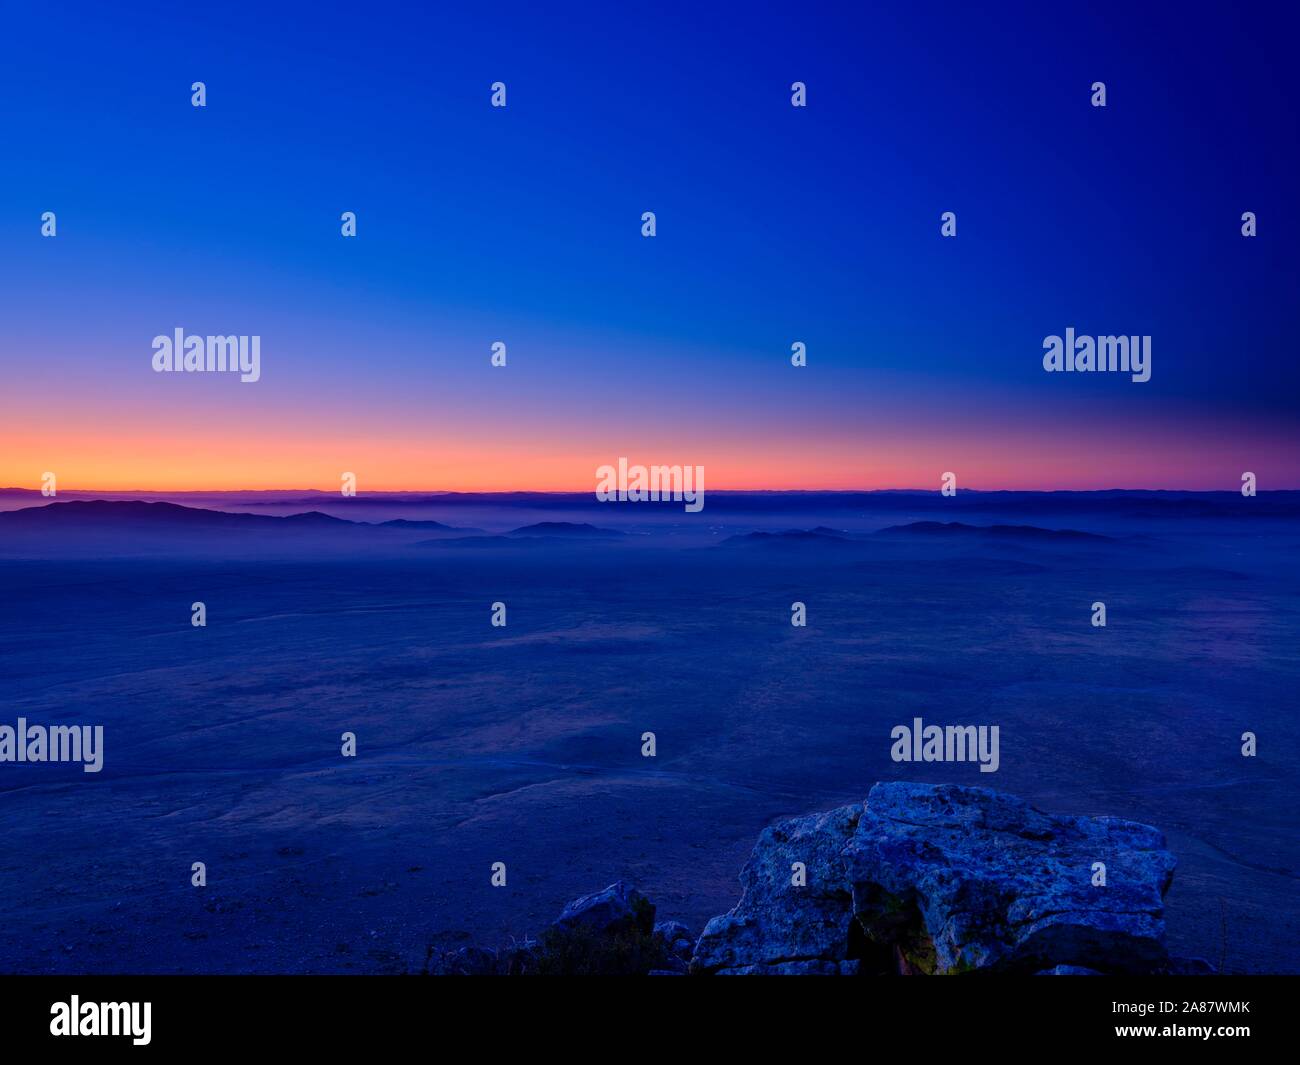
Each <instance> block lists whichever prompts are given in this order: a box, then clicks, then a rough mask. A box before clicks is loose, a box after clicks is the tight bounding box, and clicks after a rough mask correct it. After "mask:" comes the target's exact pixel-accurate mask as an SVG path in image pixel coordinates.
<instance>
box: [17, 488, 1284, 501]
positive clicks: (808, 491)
mask: <svg viewBox="0 0 1300 1065" xmlns="http://www.w3.org/2000/svg"><path fill="white" fill-rule="evenodd" d="M938 491H939V489H938V488H710V489H707V490H706V494H712V495H877V494H886V493H895V494H904V493H908V494H916V495H932V494H933V493H935V492H938ZM955 491H957V492H959V493H962V494H972V493H975V494H981V495H992V494H996V493H1013V492H1018V493H1027V494H1036V495H1052V494H1058V493H1060V494H1065V493H1070V494H1075V495H1092V494H1099V493H1103V492H1165V493H1171V494H1172V493H1182V494H1206V493H1214V492H1221V493H1225V494H1230V495H1239V494H1240V491H1241V489H1240V487H1232V488H1132V487H1119V486H1116V487H1111V488H961V487H958V488H956V489H955ZM1296 491H1300V488H1267V489H1266V488H1261V489H1257V492H1258V494H1263V493H1265V492H1296ZM290 492H293V493H301V494H310V495H319V496H325V497H328V498H338V499H340V500H347V499H352V500H360V499H362V498H364V497H376V496H400V495H423V496H503V495H530V496H580V495H590V496H594V495H595V491H594V489H591V488H584V489H533V488H504V489H468V490H467V489H453V488H384V489H370V490H367V491H365V492H357V493H356V494H355V495H352V496H344V495H342V494H341V493H340V492H339V491H338V489H324V488H59V489H58V491H57V492H56V493H55V495H54V496H45V497H44V498H47V499H51V500H52V501H57V499H58V496H60V495H95V494H98V495H166V496H178V495H278V494H283V493H290ZM0 493H23V494H28V495H37V496H41V495H43V493H42V491H41V489H40V488H25V487H22V486H18V485H13V486H0Z"/></svg>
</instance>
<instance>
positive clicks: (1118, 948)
mask: <svg viewBox="0 0 1300 1065" xmlns="http://www.w3.org/2000/svg"><path fill="white" fill-rule="evenodd" d="M796 862H802V863H804V866H805V867H806V869H807V884H806V886H796V885H795V884H794V883H793V882H792V876H793V875H794V874H793V873H792V866H793V865H794V863H796ZM1097 863H1101V864H1102V865H1104V866H1105V885H1104V886H1101V885H1100V883H1098V884H1096V885H1095V884H1094V879H1097V880H1099V879H1100V878H1099V876H1098V870H1099V867H1098V866H1097ZM1174 865H1175V862H1174V858H1173V855H1171V854H1170V853H1169V852H1168V851H1167V850H1165V840H1164V837H1163V836H1162V835H1161V834H1160V833H1159V832H1158V831H1156V830H1155V829H1153V828H1150V827H1148V826H1146V825H1140V824H1136V823H1134V822H1131V821H1122V820H1118V819H1115V818H1109V817H1055V816H1052V815H1049V814H1045V813H1042V812H1041V811H1039V810H1036V809H1034V808H1033V807H1031V806H1029V805H1028V803H1026V802H1024V801H1023V800H1021V799H1018V798H1016V797H1014V796H1011V795H1006V794H1003V793H1000V792H995V791H989V790H987V789H984V788H968V787H960V786H956V785H946V784H944V785H932V784H908V783H886V784H877V785H876V786H875V787H874V788H872V790H871V793H870V794H869V795H868V797H867V801H866V803H865V805H862V806H856V805H855V806H847V807H842V808H840V809H838V810H833V811H831V812H830V813H827V814H820V815H814V816H811V817H801V818H796V819H794V820H791V821H783V822H781V823H779V824H777V825H773V826H771V827H770V828H768V829H766V830H765V831H764V832H763V834H762V835H761V836H760V838H759V841H758V844H757V845H756V846H755V848H754V852H753V854H752V855H751V856H750V859H749V861H748V863H746V865H745V868H744V870H743V871H742V873H741V884H742V886H743V892H742V895H741V899H740V902H739V903H738V904H737V905H736V907H735V908H734V909H733V910H732V911H731V912H730V913H728V914H726V915H724V916H722V917H715V918H714V919H713V920H712V921H710V922H709V924H708V926H707V927H706V928H705V930H704V934H703V935H702V936H701V937H700V940H699V942H698V943H697V945H696V949H695V955H694V957H693V958H692V961H691V969H692V971H693V972H704V973H720V974H730V973H735V974H756V973H768V972H771V973H792V972H823V973H830V972H839V973H851V972H863V973H866V972H881V971H893V972H900V973H905V974H924V975H929V974H939V973H960V972H976V971H986V972H991V971H998V972H1025V973H1036V972H1042V971H1044V970H1051V969H1055V968H1057V967H1059V966H1068V967H1071V968H1074V969H1091V970H1095V971H1098V972H1102V973H1115V972H1157V971H1168V966H1169V962H1170V959H1169V957H1168V954H1167V952H1166V949H1165V943H1164V909H1163V896H1164V893H1165V892H1166V891H1167V890H1168V888H1169V885H1170V882H1171V881H1172V877H1173V870H1174Z"/></svg>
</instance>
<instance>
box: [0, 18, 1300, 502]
mask: <svg viewBox="0 0 1300 1065" xmlns="http://www.w3.org/2000/svg"><path fill="white" fill-rule="evenodd" d="M413 6H414V5H407V4H403V5H388V4H384V3H368V4H365V5H345V6H340V5H333V4H330V3H328V2H324V3H319V4H313V5H292V6H290V5H271V7H273V8H275V9H274V10H272V9H270V8H268V6H267V5H262V4H258V5H247V6H244V5H221V9H220V10H218V9H217V6H216V5H211V8H212V9H211V10H204V11H185V10H178V9H177V5H163V4H157V5H154V4H126V5H122V6H118V5H114V6H112V7H107V8H105V7H103V6H100V5H94V6H92V5H89V4H84V5H69V4H62V3H46V4H41V5H39V6H33V5H21V4H17V3H3V4H0V26H2V27H3V33H0V100H2V101H3V105H2V106H0V381H3V389H2V392H0V485H3V486H15V487H39V485H40V480H41V477H42V474H43V473H44V472H45V471H52V472H55V473H56V475H57V477H58V484H59V486H60V487H61V488H65V489H73V488H83V489H103V490H110V489H111V490H125V489H152V490H183V489H195V490H198V489H205V490H220V489H239V488H324V489H332V488H336V487H337V486H338V485H339V483H340V477H341V474H342V473H343V472H345V471H346V472H353V473H355V474H356V475H357V486H358V489H359V490H360V491H361V492H365V491H367V490H369V491H380V490H442V489H446V490H457V491H474V490H483V491H501V490H511V489H521V490H577V491H586V490H594V487H595V469H596V467H598V466H600V465H603V464H605V463H614V462H616V461H617V459H618V458H619V457H620V456H626V457H627V458H628V459H629V460H630V461H631V462H632V463H644V464H647V465H649V464H652V463H653V464H683V465H686V464H689V465H702V466H704V467H705V469H706V471H707V482H706V483H707V485H708V487H709V488H712V489H715V490H718V489H764V488H766V489H779V488H802V489H816V488H825V489H841V488H842V489H847V488H930V487H934V488H937V487H938V486H939V481H940V477H941V475H942V474H943V473H944V472H947V471H953V472H955V473H956V475H957V483H958V486H959V488H985V489H1087V488H1125V487H1127V488H1191V489H1211V488H1224V489H1233V488H1236V487H1237V486H1238V485H1239V484H1240V478H1241V474H1242V472H1243V471H1246V470H1249V471H1252V472H1255V473H1256V474H1257V476H1258V478H1259V487H1260V488H1261V489H1264V490H1266V489H1270V488H1292V489H1294V488H1300V409H1298V408H1300V369H1298V368H1297V360H1296V354H1297V343H1296V321H1295V319H1296V311H1297V305H1298V303H1300V301H1298V300H1297V294H1298V293H1300V268H1298V267H1297V247H1300V242H1298V241H1297V235H1298V234H1297V227H1298V225H1300V222H1298V220H1297V211H1296V209H1295V205H1294V200H1295V189H1296V188H1297V180H1296V172H1297V162H1298V161H1300V146H1298V145H1300V138H1298V133H1300V128H1298V123H1297V102H1298V101H1297V97H1298V96H1300V92H1298V91H1297V87H1296V82H1295V76H1294V62H1293V57H1292V56H1290V55H1289V54H1288V52H1289V51H1290V50H1291V49H1292V43H1293V41H1294V34H1295V30H1296V28H1297V27H1296V25H1295V21H1296V17H1295V16H1294V15H1286V14H1284V13H1282V12H1281V11H1277V12H1267V11H1266V12H1244V13H1243V12H1240V11H1233V10H1228V9H1226V5H1225V6H1224V7H1225V9H1224V10H1221V11H1219V12H1217V13H1204V12H1201V11H1199V10H1196V9H1188V8H1186V7H1182V8H1179V7H1174V6H1169V7H1161V6H1158V5H1155V6H1150V7H1145V8H1144V9H1143V11H1140V12H1134V11H1133V10H1132V9H1131V5H1123V6H1121V5H1115V6H1113V7H1107V6H1105V5H1089V6H1090V7H1091V10H1090V11H1083V10H1077V9H1076V8H1078V7H1080V6H1081V5H1072V6H1071V8H1070V9H1069V10H1062V9H1058V8H1057V6H1056V5H1051V6H1050V7H1049V5H1041V4H1039V5H1029V4H1026V5H1023V6H1022V5H1014V4H1013V5H998V6H996V7H989V6H986V5H969V4H961V5H957V4H951V5H949V4H936V5H924V4H909V5H890V8H891V9H889V10H877V9H876V5H852V7H853V10H846V8H847V7H849V6H850V5H844V4H834V5H827V6H819V5H808V4H799V5H780V6H776V5H762V4H757V5H754V4H748V5H743V6H742V5H734V6H731V5H704V7H706V8H707V9H706V10H703V11H702V10H700V7H701V5H698V4H691V5H664V4H654V5H632V4H627V5H624V4H618V5H614V4H603V5H563V4H560V5H536V4H533V5H514V4H493V5H490V6H489V5H475V6H476V7H479V8H481V9H482V11H481V12H479V13H472V12H468V11H465V10H462V9H463V8H467V7H469V6H470V5H448V6H446V7H445V8H444V7H443V6H442V5H438V6H437V7H427V8H424V7H423V6H422V10H418V11H416V10H411V7H413ZM1279 6H1280V5H1279ZM1283 19H1287V20H1289V23H1290V24H1284V23H1283V21H1282V20H1283ZM195 81H203V82H204V83H205V85H206V89H207V106H206V107H203V108H195V107H192V106H191V103H190V97H191V84H192V83H193V82H195ZM495 81H502V82H504V83H505V84H506V90H507V106H506V107H505V108H494V107H492V106H491V104H490V98H491V85H492V83H493V82H495ZM795 81H803V82H804V83H805V84H806V86H807V101H808V103H807V107H804V108H795V107H792V106H791V102H790V97H791V85H792V83H793V82H795ZM1094 81H1104V82H1105V84H1106V87H1107V106H1106V107H1105V108H1097V107H1093V106H1092V105H1091V102H1090V100H1091V96H1092V88H1091V86H1092V84H1093V82H1094ZM45 211H53V212H55V214H56V217H57V227H58V232H57V236H56V237H53V238H48V237H42V236H41V232H40V230H41V215H42V213H43V212H45ZM344 211H353V212H355V213H356V216H357V236H356V237H355V238H344V237H342V236H341V235H340V221H339V219H340V215H341V214H342V212H344ZM644 211H653V212H655V214H656V220H657V233H656V235H655V236H654V237H653V238H645V237H643V236H642V235H641V216H642V213H643V212H644ZM944 211H952V212H955V214H956V216H957V236H956V237H955V238H944V237H942V236H941V235H940V215H941V213H942V212H944ZM1244 211H1253V212H1255V214H1256V216H1257V219H1258V236H1256V237H1254V238H1245V237H1243V236H1242V235H1241V215H1242V212H1244ZM178 327H179V328H183V329H184V330H185V331H186V332H187V333H190V334H200V335H204V334H237V335H238V334H243V335H258V336H260V337H261V379H260V380H259V381H257V382H256V383H241V382H240V381H239V380H238V379H237V378H236V377H234V376H231V375H215V374H160V373H155V372H154V371H153V369H152V366H151V359H152V354H153V348H152V341H153V338H154V337H155V336H157V335H160V334H167V335H170V334H171V333H172V332H173V330H175V329H176V328H178ZM1067 328H1074V329H1075V330H1076V332H1077V333H1079V334H1089V335H1105V334H1126V335H1131V334H1138V335H1149V336H1151V338H1152V341H1151V345H1152V375H1151V380H1150V381H1148V382H1145V383H1134V382H1132V381H1130V380H1129V378H1128V376H1127V375H1120V374H1091V375H1085V374H1048V373H1045V372H1044V370H1043V366H1042V354H1043V340H1044V338H1045V337H1047V336H1050V335H1053V334H1058V335H1059V334H1063V333H1064V331H1065V330H1066V329H1067ZM496 341H501V342H503V343H505V344H506V349H507V365H506V366H505V367H493V366H491V365H490V361H489V360H490V352H491V345H492V344H493V343H494V342H496ZM796 341H801V342H803V343H804V344H806V346H807V357H808V365H807V366H805V367H793V366H791V364H790V352H791V345H792V344H793V343H794V342H796Z"/></svg>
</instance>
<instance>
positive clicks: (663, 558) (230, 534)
mask: <svg viewBox="0 0 1300 1065" xmlns="http://www.w3.org/2000/svg"><path fill="white" fill-rule="evenodd" d="M1293 495H1294V494H1288V493H1275V494H1272V495H1269V494H1264V495H1261V496H1260V497H1259V498H1258V499H1255V500H1243V499H1241V498H1240V497H1236V496H1234V495H1232V494H1230V493H1224V494H1222V495H1219V496H1172V495H1171V496H1165V495H1163V494H1160V495H1150V496H1148V495H1140V494H1123V495H1115V496H1098V495H1092V496H1083V497H1049V496H1021V495H1005V494H995V495H992V496H979V495H976V494H969V495H966V496H965V497H959V499H958V500H956V501H952V500H941V499H940V498H939V497H938V494H937V493H933V494H930V495H926V496H919V495H918V496H908V497H903V496H891V495H882V496H876V497H871V496H853V497H834V496H799V497H788V496H754V497H747V498H743V499H742V498H740V497H735V498H731V499H729V498H728V497H725V496H715V497H710V499H709V501H708V505H707V506H706V509H705V510H704V511H703V512H702V513H701V514H697V515H687V514H683V513H682V511H681V507H680V505H677V506H673V507H657V506H652V505H649V504H644V505H636V504H621V505H612V506H606V507H603V508H601V507H598V506H596V505H594V504H591V503H588V502H584V501H581V500H578V501H571V502H567V503H566V502H563V501H547V500H540V501H539V500H538V499H536V498H531V499H516V500H511V499H508V498H506V499H494V500H478V501H474V500H468V501H467V500H464V499H462V500H452V501H447V502H446V503H443V504H439V503H437V502H434V503H426V502H421V501H419V500H409V501H405V502H401V503H398V502H395V501H394V502H389V503H385V502H383V501H366V502H365V503H364V504H363V503H359V502H356V501H350V502H349V503H348V504H347V505H346V506H344V505H342V504H340V503H339V501H337V500H334V501H333V502H332V503H331V502H330V501H329V500H328V499H326V497H320V498H319V499H307V500H306V501H289V502H287V503H285V504H283V505H266V504H260V505H256V506H255V505H253V504H251V503H249V502H248V501H246V500H243V501H237V502H236V501H227V504H225V506H226V509H229V510H236V509H240V510H243V511H244V512H246V513H249V514H255V515H257V517H256V518H255V519H254V520H252V521H251V522H234V523H230V522H226V521H225V518H224V517H222V516H218V517H217V518H215V519H212V518H204V517H202V516H200V517H199V518H197V519H192V518H189V517H187V516H186V514H187V513H189V512H177V511H166V510H164V511H161V512H160V511H153V510H145V511H141V510H138V509H132V508H131V507H129V506H128V507H127V508H126V509H122V504H120V503H113V504H103V503H100V504H81V505H79V506H77V507H74V508H73V509H72V510H71V511H69V510H66V509H62V508H66V507H68V505H69V504H68V503H67V502H57V503H55V504H54V505H53V506H51V507H48V508H46V513H44V514H41V515H36V516H35V517H33V516H32V515H33V512H32V511H30V510H26V511H23V510H17V509H11V510H10V512H9V513H7V514H0V586H2V587H3V588H4V596H3V598H2V599H0V638H2V641H3V642H2V646H3V659H4V677H5V688H4V697H3V700H2V706H0V724H6V723H7V724H10V725H13V724H15V722H16V720H17V718H18V717H20V716H22V717H25V718H27V719H28V720H29V721H32V722H40V723H49V724H73V723H85V724H102V725H103V726H104V729H105V764H104V768H103V771H102V772H100V773H98V774H86V773H83V772H82V770H81V768H80V766H78V765H52V764H38V765H30V764H27V765H16V764H12V763H5V764H0V812H2V814H3V825H4V844H5V845H4V847H3V848H2V849H0V970H4V971H18V972H101V971H104V972H120V971H139V972H369V971H383V972H389V971H410V970H419V969H420V968H421V967H422V966H423V964H424V961H425V959H426V957H427V954H428V950H429V947H430V945H431V944H434V945H437V946H440V947H443V948H446V947H455V946H456V945H457V944H459V943H462V942H463V943H468V942H471V941H473V942H477V943H488V944H498V945H505V944H508V943H509V942H510V940H511V938H512V937H515V938H523V937H525V936H528V935H532V934H536V933H537V932H538V931H539V930H541V929H542V928H543V927H544V926H546V925H547V924H548V923H549V922H550V921H551V920H552V919H553V918H554V917H555V916H556V914H558V913H559V911H560V909H561V908H562V907H563V905H564V904H565V903H566V902H567V901H569V900H570V899H573V898H575V897H576V896H579V895H582V894H584V893H587V892H590V891H592V890H595V889H596V888H599V887H601V886H603V885H605V884H608V883H612V882H614V881H617V880H624V881H627V882H628V883H633V884H636V885H637V886H638V887H639V888H641V889H642V890H643V891H645V892H646V894H648V895H650V896H651V897H652V898H653V899H654V900H655V902H656V903H657V905H658V909H659V915H660V917H661V918H663V919H678V920H682V921H685V922H686V923H687V924H688V925H690V926H691V927H692V928H694V929H695V930H696V931H698V930H699V929H700V928H701V927H702V926H703V924H704V922H705V921H706V920H707V919H708V918H710V917H713V916H715V915H717V914H721V913H724V912H725V911H726V910H728V909H729V908H730V907H731V906H732V905H733V904H734V903H735V902H736V900H737V898H738V897H739V887H738V884H737V875H738V873H739V871H740V869H741V866H742V864H743V863H744V861H745V859H746V857H747V855H748V854H749V852H750V849H751V847H752V846H753V845H754V841H755V839H756V837H757V835H758V833H759V832H760V830H761V829H762V828H763V827H764V826H765V825H767V824H769V823H771V822H772V821H773V820H774V819H777V818H780V817H786V816H792V815H800V814H805V813H810V812H813V811H818V810H829V809H832V808H834V807H837V806H842V805H844V804H846V803H850V802H855V801H860V800H861V798H862V796H863V795H864V794H866V793H867V791H868V790H869V789H870V788H871V786H872V785H873V784H874V783H875V782H876V781H890V780H904V781H918V782H953V783H961V784H971V785H977V786H980V787H994V788H997V789H999V790H1002V791H1006V792H1011V793H1015V794H1017V795H1020V796H1023V797H1024V798H1025V799H1027V800H1029V801H1030V802H1032V803H1033V804H1034V805H1036V806H1039V807H1042V808H1044V809H1050V810H1052V811H1055V812H1058V813H1062V814H1070V813H1073V814H1107V815H1113V816H1117V817H1123V818H1128V819H1131V820H1135V821H1140V822H1144V823H1147V824H1151V825H1154V826H1156V827H1157V828H1159V829H1160V830H1162V831H1163V832H1164V833H1165V834H1166V836H1167V839H1168V848H1169V850H1170V851H1171V852H1172V853H1173V854H1174V855H1175V856H1176V857H1177V859H1178V863H1179V865H1178V870H1177V873H1176V875H1175V877H1174V881H1173V886H1172V888H1171V889H1170V890H1169V892H1168V895H1167V897H1166V900H1165V902H1166V907H1167V920H1168V930H1169V946H1170V950H1171V951H1173V952H1174V953H1176V954H1179V955H1186V956H1198V957H1203V958H1206V959H1208V960H1209V961H1211V962H1212V963H1213V964H1215V965H1221V966H1222V967H1223V968H1225V969H1227V970H1229V971H1246V972H1295V971H1298V970H1300V960H1298V959H1297V942H1298V940H1300V935H1298V932H1300V903H1298V902H1297V899H1300V892H1298V891H1297V868H1298V865H1300V859H1298V855H1297V852H1298V851H1300V845H1298V844H1297V838H1298V836H1300V833H1297V815H1296V805H1297V801H1300V786H1298V785H1297V776H1296V773H1295V762H1294V758H1295V752H1296V751H1297V750H1300V724H1298V723H1297V722H1298V717H1297V709H1298V708H1300V698H1298V697H1297V694H1296V692H1297V685H1298V683H1300V574H1298V572H1297V567H1296V564H1295V559H1296V557H1297V555H1296V552H1297V548H1300V503H1297V502H1294V501H1293V500H1292V496H1293ZM46 502H47V501H45V500H41V499H40V498H39V497H37V498H35V499H27V498H23V499H19V500H14V499H9V500H8V501H7V503H6V505H7V506H9V507H11V508H16V507H19V506H21V507H33V506H38V505H42V504H44V503H46ZM183 502H186V503H187V505H190V504H192V503H193V501H183ZM207 505H209V506H210V505H214V504H211V503H208V504H207ZM134 506H135V507H137V508H138V507H141V506H143V504H135V505H134ZM1251 507H1254V509H1253V510H1252V509H1250V508H1251ZM309 510H317V511H323V512H326V513H327V514H329V515H333V516H334V517H336V518H339V519H348V521H347V522H345V521H344V520H340V521H338V522H331V521H330V519H329V518H328V517H322V518H313V519H296V520H295V521H291V522H289V523H284V522H283V521H277V520H276V517H277V516H278V515H284V514H294V513H303V512H304V511H309ZM214 521H215V522H216V523H217V524H215V525H214V524H213V522H214ZM358 521H360V522H365V523H369V524H364V525H359V524H355V522H358ZM385 521H399V522H405V523H408V524H398V525H387V526H385V525H381V524H379V523H381V522H385ZM222 522H224V524H222ZM425 522H438V523H441V525H443V526H448V527H449V528H439V527H435V526H433V525H427V524H418V523H425ZM410 523H417V524H410ZM539 523H551V524H543V525H542V527H541V528H534V529H531V530H530V529H528V527H529V526H537V525H539ZM918 523H919V524H918ZM951 523H957V524H951ZM583 524H586V525H590V526H592V529H574V528H573V526H578V525H583ZM514 530H521V531H519V532H515V533H514V534H513V535H507V534H510V533H512V531H514ZM601 530H607V531H608V532H609V533H612V534H614V535H602V534H601ZM792 531H793V532H794V534H793V535H790V533H791V532H792ZM755 533H759V534H763V535H753V534H755ZM618 534H621V535H618ZM1079 534H1088V535H1079ZM196 601H202V602H204V603H205V604H206V607H207V612H208V622H207V626H206V627H205V628H195V627H193V626H192V625H191V624H190V617H191V604H192V603H194V602H196ZM796 601H798V602H802V603H804V604H806V607H807V618H808V623H807V626H806V627H805V628H795V627H792V626H791V624H790V617H791V604H792V603H793V602H796ZM1095 601H1102V602H1105V604H1106V608H1107V614H1108V619H1107V620H1108V624H1107V626H1106V627H1105V628H1095V627H1093V626H1092V624H1091V616H1092V610H1091V607H1092V604H1093V603H1094V602H1095ZM494 602H504V603H505V604H506V607H507V612H508V614H507V617H508V624H507V625H506V626H505V627H504V628H495V627H493V626H492V625H491V624H490V618H491V607H492V604H493V603H494ZM917 717H920V718H922V719H923V720H924V721H925V722H926V723H927V724H930V723H934V724H941V725H946V724H973V725H998V726H999V729H1000V737H1001V742H1000V765H999V768H998V771H997V772H996V773H981V772H980V771H979V767H978V765H976V764H926V763H919V764H917V763H897V762H894V761H892V760H891V758H890V748H891V740H890V731H891V729H892V728H893V727H894V726H896V725H900V724H908V725H910V724H911V722H912V721H913V719H914V718H917ZM1247 731H1250V732H1254V733H1255V734H1256V735H1257V737H1258V755H1257V757H1254V758H1245V757H1242V754H1241V736H1242V733H1243V732H1247ZM344 732H353V733H355V735H356V737H357V756H356V757H355V758H344V757H342V756H341V755H340V744H341V739H340V737H341V735H342V734H343V733H344ZM646 732H653V733H655V736H656V740H657V748H658V753H657V757H655V758H646V757H643V756H642V753H641V751H642V743H643V740H642V736H643V734H644V733H646ZM196 861H202V862H204V863H206V866H207V877H208V881H207V886H206V887H204V888H195V887H191V886H190V877H191V866H192V863H194V862H196ZM495 862H504V863H505V864H506V868H507V883H506V886H504V887H494V886H492V884H491V882H490V878H491V867H492V865H493V863H495Z"/></svg>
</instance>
